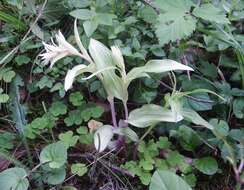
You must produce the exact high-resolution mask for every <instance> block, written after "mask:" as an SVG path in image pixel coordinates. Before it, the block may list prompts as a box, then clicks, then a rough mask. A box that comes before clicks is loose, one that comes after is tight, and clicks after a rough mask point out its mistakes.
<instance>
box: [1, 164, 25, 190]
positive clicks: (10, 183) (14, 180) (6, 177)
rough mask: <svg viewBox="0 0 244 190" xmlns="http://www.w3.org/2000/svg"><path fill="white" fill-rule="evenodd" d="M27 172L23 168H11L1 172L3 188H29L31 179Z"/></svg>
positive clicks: (16, 189) (9, 189)
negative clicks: (29, 179)
mask: <svg viewBox="0 0 244 190" xmlns="http://www.w3.org/2000/svg"><path fill="white" fill-rule="evenodd" d="M26 177H27V173H26V171H25V170H24V169H22V168H17V167H15V168H10V169H7V170H5V171H3V172H1V173H0V189H1V190H11V189H14V190H27V189H28V187H29V181H28V179H27V178H26Z"/></svg>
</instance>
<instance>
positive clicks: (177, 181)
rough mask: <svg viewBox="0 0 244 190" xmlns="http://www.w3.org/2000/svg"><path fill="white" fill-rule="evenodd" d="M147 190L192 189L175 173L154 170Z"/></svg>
mask: <svg viewBox="0 0 244 190" xmlns="http://www.w3.org/2000/svg"><path fill="white" fill-rule="evenodd" d="M149 190H192V188H191V187H190V186H189V185H188V184H187V183H186V182H185V181H184V180H183V179H182V178H181V177H179V176H178V175H176V174H175V173H173V172H171V171H167V170H161V171H160V170H156V171H155V172H154V174H153V176H152V179H151V183H150V186H149Z"/></svg>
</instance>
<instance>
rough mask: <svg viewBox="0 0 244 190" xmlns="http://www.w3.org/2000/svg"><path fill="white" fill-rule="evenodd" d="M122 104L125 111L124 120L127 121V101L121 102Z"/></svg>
mask: <svg viewBox="0 0 244 190" xmlns="http://www.w3.org/2000/svg"><path fill="white" fill-rule="evenodd" d="M123 105H124V111H125V120H126V121H127V120H128V117H129V112H128V107H127V102H123Z"/></svg>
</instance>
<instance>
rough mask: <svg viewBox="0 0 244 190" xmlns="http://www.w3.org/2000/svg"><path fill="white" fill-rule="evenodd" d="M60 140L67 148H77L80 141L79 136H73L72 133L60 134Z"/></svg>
mask: <svg viewBox="0 0 244 190" xmlns="http://www.w3.org/2000/svg"><path fill="white" fill-rule="evenodd" d="M58 138H59V139H60V140H61V141H62V142H63V143H64V144H65V145H66V146H67V148H69V147H73V146H75V144H76V143H77V141H78V139H79V136H77V135H74V136H73V132H72V131H67V132H66V133H61V134H59V136H58Z"/></svg>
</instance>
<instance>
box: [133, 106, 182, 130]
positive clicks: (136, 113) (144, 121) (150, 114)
mask: <svg viewBox="0 0 244 190" xmlns="http://www.w3.org/2000/svg"><path fill="white" fill-rule="evenodd" d="M182 119H183V117H182V116H180V115H178V117H177V118H176V117H175V114H174V113H173V112H172V111H171V110H169V109H166V108H163V107H161V106H158V105H154V104H148V105H144V106H142V107H141V108H138V109H135V110H133V111H131V112H130V115H129V118H128V123H130V124H131V125H134V126H136V127H140V128H144V127H148V126H151V125H155V124H157V123H159V122H163V121H164V122H178V121H181V120H182Z"/></svg>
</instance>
